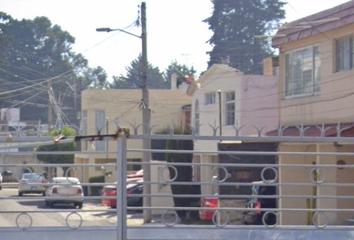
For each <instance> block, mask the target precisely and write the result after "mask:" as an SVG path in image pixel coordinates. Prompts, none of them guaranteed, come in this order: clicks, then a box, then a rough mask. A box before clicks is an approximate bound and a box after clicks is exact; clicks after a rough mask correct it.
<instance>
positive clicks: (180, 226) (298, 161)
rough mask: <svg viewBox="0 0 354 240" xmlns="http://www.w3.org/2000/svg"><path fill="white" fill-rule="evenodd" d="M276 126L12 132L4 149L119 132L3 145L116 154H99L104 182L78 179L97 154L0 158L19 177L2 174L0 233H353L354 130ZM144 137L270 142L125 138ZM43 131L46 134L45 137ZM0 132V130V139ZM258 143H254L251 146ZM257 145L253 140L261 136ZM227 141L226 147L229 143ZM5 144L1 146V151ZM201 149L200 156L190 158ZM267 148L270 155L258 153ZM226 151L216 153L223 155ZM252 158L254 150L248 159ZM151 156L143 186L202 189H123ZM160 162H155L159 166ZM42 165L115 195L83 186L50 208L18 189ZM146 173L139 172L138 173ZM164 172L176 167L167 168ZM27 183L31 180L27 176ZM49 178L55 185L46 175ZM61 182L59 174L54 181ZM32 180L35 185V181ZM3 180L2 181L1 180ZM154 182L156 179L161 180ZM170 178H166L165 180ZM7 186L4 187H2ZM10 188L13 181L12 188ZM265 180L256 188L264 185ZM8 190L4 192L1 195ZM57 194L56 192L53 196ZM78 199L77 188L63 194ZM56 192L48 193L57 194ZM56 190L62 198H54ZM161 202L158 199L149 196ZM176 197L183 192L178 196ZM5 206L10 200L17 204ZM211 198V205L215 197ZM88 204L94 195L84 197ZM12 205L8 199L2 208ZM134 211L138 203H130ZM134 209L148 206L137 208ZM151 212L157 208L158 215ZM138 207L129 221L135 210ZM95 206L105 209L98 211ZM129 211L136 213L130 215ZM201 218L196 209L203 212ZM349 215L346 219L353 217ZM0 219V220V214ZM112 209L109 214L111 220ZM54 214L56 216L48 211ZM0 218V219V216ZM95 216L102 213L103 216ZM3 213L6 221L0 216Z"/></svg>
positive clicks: (53, 236) (99, 235) (71, 235)
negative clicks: (145, 144) (95, 145)
mask: <svg viewBox="0 0 354 240" xmlns="http://www.w3.org/2000/svg"><path fill="white" fill-rule="evenodd" d="M285 129H286V128H283V127H280V128H279V129H278V130H279V131H278V135H276V136H271V137H269V136H264V134H263V133H262V130H259V131H258V132H259V134H258V135H257V136H254V137H249V136H240V135H238V132H239V131H238V129H235V135H234V136H216V132H217V131H216V130H217V128H215V129H214V130H215V131H214V134H213V135H211V136H199V135H196V134H193V133H192V134H191V135H175V134H174V131H173V129H171V132H170V134H167V135H162V134H161V135H154V134H151V135H138V134H137V132H138V131H137V128H134V129H133V130H134V131H133V133H132V134H130V132H129V131H127V130H126V129H118V131H117V133H115V134H111V135H100V136H79V137H75V138H65V137H63V136H62V137H59V138H58V139H56V140H55V141H54V142H53V141H45V142H37V141H38V140H40V138H38V136H37V138H35V137H34V138H33V141H36V142H35V143H33V141H32V143H20V142H23V141H28V137H26V138H24V137H22V138H21V134H20V135H18V138H17V139H16V137H13V138H12V143H16V142H18V145H11V146H5V145H4V146H2V147H0V150H1V151H4V150H8V149H13V148H19V147H26V148H28V147H36V146H40V145H51V144H64V143H71V142H81V141H89V142H92V141H102V140H103V141H116V142H117V146H116V147H117V150H116V151H111V152H106V151H104V152H98V151H86V152H81V151H80V152H78V151H72V152H59V151H57V152H32V151H28V152H11V151H10V152H7V153H6V155H7V156H23V157H24V158H25V157H26V156H29V155H34V154H37V155H40V154H46V155H53V156H54V155H67V154H76V155H80V154H81V155H82V154H83V155H87V156H89V157H88V158H89V159H91V160H92V159H95V156H96V155H100V154H101V155H102V154H109V155H110V156H112V155H115V156H116V161H115V162H114V163H113V162H112V163H106V164H104V166H105V167H106V168H111V169H114V170H113V171H115V170H116V173H117V174H116V176H117V177H116V181H113V180H110V183H107V182H104V183H89V182H87V181H84V179H85V177H84V175H86V176H89V175H90V172H92V171H91V170H88V169H97V168H100V167H101V166H102V164H101V163H95V161H94V160H92V161H89V162H88V163H75V164H44V163H33V164H31V165H30V168H29V165H28V164H11V163H6V164H4V163H1V167H2V168H7V167H15V168H17V171H15V173H14V175H15V177H16V179H17V180H18V183H6V184H3V190H2V191H0V194H2V195H0V196H1V197H0V199H1V206H2V207H1V210H0V234H1V236H3V237H4V239H24V238H26V239H32V238H33V239H54V240H55V239H63V238H65V239H75V238H76V239H87V240H89V239H97V238H108V239H119V240H123V239H249V240H251V239H253V240H256V239H264V240H265V239H353V238H354V228H353V227H352V226H351V225H352V223H353V222H354V213H353V212H354V201H353V199H354V192H353V186H354V185H353V184H354V177H353V176H354V165H353V163H354V158H353V157H354V153H353V150H354V146H353V143H354V138H351V137H344V136H342V135H341V133H342V131H343V129H341V128H340V125H338V127H337V130H338V131H337V134H336V135H334V136H331V137H325V136H326V134H325V133H326V129H325V128H324V126H323V127H321V126H319V130H320V133H321V134H320V136H317V137H306V129H307V128H306V127H304V126H299V127H298V130H299V136H295V137H291V136H285V135H284V134H283V133H284V130H285ZM142 139H150V140H152V141H155V140H166V141H174V140H175V141H183V140H192V141H199V142H200V141H205V142H210V141H211V142H213V144H219V145H220V144H230V146H232V145H233V144H238V145H237V146H241V145H242V144H245V145H247V144H254V143H255V142H256V143H258V144H263V143H275V146H276V149H273V150H272V149H271V150H268V151H260V150H259V149H258V148H254V149H253V150H249V149H248V148H247V149H248V150H242V148H241V150H240V148H238V149H237V150H234V149H233V148H232V147H231V148H226V150H225V149H222V150H220V149H219V150H218V149H217V150H209V149H203V150H183V149H168V150H166V149H137V148H129V147H128V146H129V145H130V142H133V141H141V140H142ZM45 140H47V138H46V139H45ZM2 141H3V142H6V139H5V138H4V139H2ZM255 146H257V145H253V147H255ZM259 146H260V145H259ZM228 149H229V150H228ZM143 152H149V153H163V154H166V153H167V154H174V155H175V156H176V155H177V154H192V155H193V156H194V160H193V161H192V162H171V161H169V162H165V161H151V162H128V161H127V154H130V153H143ZM4 154H5V153H4ZM196 156H198V159H199V160H198V161H196ZM267 157H270V159H273V162H267V161H265V159H266V158H267ZM222 158H223V159H226V160H225V161H221V159H222ZM250 159H251V160H250ZM133 165H148V166H150V169H155V171H151V170H150V171H151V174H154V176H152V177H153V178H151V179H155V180H151V181H148V182H146V181H142V182H141V184H142V185H143V186H147V185H150V186H159V188H166V189H171V186H180V188H182V189H183V187H181V186H185V189H189V186H191V185H193V186H199V187H200V189H201V190H200V192H198V193H195V192H192V193H191V192H179V193H177V194H172V193H171V190H169V191H165V192H163V191H162V192H159V191H156V190H153V189H155V188H152V191H151V193H150V194H134V193H129V196H128V193H127V177H126V176H127V174H128V171H127V169H128V166H133ZM157 166H158V167H157ZM182 166H184V167H190V168H192V172H193V173H194V179H193V181H192V182H191V181H186V180H184V181H176V179H178V178H177V177H178V176H182V175H183V174H184V172H179V171H178V169H183V168H181V167H182ZM40 167H42V168H44V167H67V168H68V169H67V170H66V172H65V176H66V177H69V175H70V174H73V175H75V176H76V177H78V178H79V179H80V180H81V183H80V184H81V186H83V187H84V188H90V187H104V186H107V185H110V186H112V185H113V184H114V182H116V183H115V186H116V195H115V196H111V197H107V196H84V197H83V200H84V204H85V205H86V206H88V207H85V206H84V208H83V209H74V208H72V207H66V206H65V207H63V208H54V209H53V208H48V207H45V206H44V201H45V200H52V199H53V197H51V196H38V195H31V196H27V197H23V196H17V192H16V191H17V187H18V186H19V184H21V174H22V172H23V169H25V168H26V169H27V168H29V169H28V171H29V172H31V171H32V168H40ZM144 174H146V173H144ZM171 174H172V175H173V176H171ZM29 184H30V183H29ZM45 185H46V187H50V186H53V185H58V184H57V183H47V184H45ZM59 185H60V184H59ZM33 186H39V185H38V183H37V184H33ZM5 187H6V188H5ZM159 188H158V189H159ZM172 188H173V187H172ZM4 189H9V190H8V193H4ZM11 189H12V190H11ZM261 189H263V190H261ZM6 194H7V195H6ZM132 197H136V198H150V199H151V200H153V199H157V200H159V201H151V202H152V203H153V204H152V206H134V207H132V206H128V204H127V200H128V199H129V198H132ZM57 198H58V197H57ZM70 198H71V199H81V198H80V197H70ZM177 198H178V199H192V200H193V199H194V200H195V199H198V201H197V202H198V203H199V204H190V205H188V204H187V205H186V204H184V205H183V204H182V205H180V204H178V206H175V205H176V204H174V201H173V200H176V199H177ZM54 199H55V197H54ZM59 199H60V198H59ZM102 199H107V200H114V201H116V208H115V209H114V208H108V207H103V206H102V205H100V202H101V200H102ZM156 202H158V203H161V205H156V204H155V203H156ZM182 202H183V201H182ZM18 203H20V205H21V208H19V209H12V208H11V207H12V206H20V205H18ZM214 203H216V205H213V204H214ZM90 204H91V205H90ZM6 206H9V208H6ZM137 211H138V213H137ZM141 211H143V212H145V213H144V214H142V213H141ZM186 212H187V213H188V214H192V213H194V214H196V213H197V214H196V215H197V216H198V217H199V219H195V218H187V217H181V213H186ZM146 213H151V219H152V221H151V222H149V223H144V222H143V220H142V218H143V216H145V217H146V216H149V214H147V215H145V214H146ZM155 213H158V214H157V215H156V214H155ZM134 214H137V216H138V217H137V219H138V220H136V219H135V222H134V221H133V220H132V217H131V216H133V215H134ZM99 216H105V218H104V220H102V218H99ZM133 218H134V216H133ZM200 218H202V219H200ZM352 218H353V219H352ZM1 219H2V220H1ZM113 219H115V220H113ZM54 220H55V221H54ZM1 222H3V223H4V225H1ZM101 222H102V223H101ZM5 223H6V224H5Z"/></svg>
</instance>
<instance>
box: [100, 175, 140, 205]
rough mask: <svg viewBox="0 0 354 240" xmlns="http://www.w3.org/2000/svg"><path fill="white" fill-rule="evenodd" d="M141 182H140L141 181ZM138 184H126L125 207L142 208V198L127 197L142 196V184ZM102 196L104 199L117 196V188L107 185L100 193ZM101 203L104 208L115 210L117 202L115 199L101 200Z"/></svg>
mask: <svg viewBox="0 0 354 240" xmlns="http://www.w3.org/2000/svg"><path fill="white" fill-rule="evenodd" d="M141 181H142V180H141ZM141 181H140V182H131V183H128V184H127V205H128V206H142V205H143V198H142V197H129V195H130V194H142V193H143V184H142V183H141ZM102 196H105V197H115V196H117V186H116V185H109V186H105V187H104V188H103V191H102ZM101 203H102V204H103V205H105V206H108V207H111V208H116V207H117V200H116V199H102V200H101Z"/></svg>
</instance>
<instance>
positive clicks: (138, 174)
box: [127, 169, 144, 179]
mask: <svg viewBox="0 0 354 240" xmlns="http://www.w3.org/2000/svg"><path fill="white" fill-rule="evenodd" d="M142 177H144V170H143V169H141V170H139V171H137V172H136V173H133V174H128V175H127V178H128V179H129V178H142Z"/></svg>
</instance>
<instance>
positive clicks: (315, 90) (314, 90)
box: [283, 44, 322, 99]
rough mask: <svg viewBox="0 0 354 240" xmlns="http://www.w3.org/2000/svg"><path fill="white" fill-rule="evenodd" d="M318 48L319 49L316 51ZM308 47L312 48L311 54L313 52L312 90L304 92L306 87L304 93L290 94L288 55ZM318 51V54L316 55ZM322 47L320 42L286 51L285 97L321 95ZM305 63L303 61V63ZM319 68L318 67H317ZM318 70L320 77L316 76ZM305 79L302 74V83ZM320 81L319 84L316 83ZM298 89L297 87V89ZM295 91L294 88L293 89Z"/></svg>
mask: <svg viewBox="0 0 354 240" xmlns="http://www.w3.org/2000/svg"><path fill="white" fill-rule="evenodd" d="M316 48H317V51H316ZM306 49H311V54H312V58H311V59H312V68H311V71H312V79H311V80H312V85H310V86H311V92H309V93H306V92H304V89H305V88H303V89H302V93H299V94H288V92H289V91H288V81H289V75H290V74H289V60H288V56H289V57H290V55H291V54H295V53H299V52H300V51H304V50H306ZM316 53H317V55H316ZM316 59H317V60H318V61H319V66H317V62H316ZM321 60H322V59H321V48H320V44H313V45H310V46H306V47H303V48H297V49H295V50H291V51H288V52H285V53H284V63H285V64H284V73H285V74H284V75H285V76H284V86H283V97H284V98H285V99H293V98H300V97H307V96H316V95H319V94H320V93H321V80H322V79H321V67H322V63H321ZM302 64H303V63H302ZM317 68H318V69H317ZM316 71H318V74H319V75H318V76H319V79H317V78H318V77H317V78H316ZM301 73H302V75H303V73H304V71H302V72H301ZM303 81H304V79H303V76H302V83H303ZM317 82H318V84H316V83H317ZM295 90H296V89H295ZM292 91H294V90H292Z"/></svg>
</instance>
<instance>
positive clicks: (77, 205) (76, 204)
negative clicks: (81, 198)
mask: <svg viewBox="0 0 354 240" xmlns="http://www.w3.org/2000/svg"><path fill="white" fill-rule="evenodd" d="M74 206H75V208H76V207H78V208H79V209H81V208H82V206H83V203H75V204H74Z"/></svg>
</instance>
